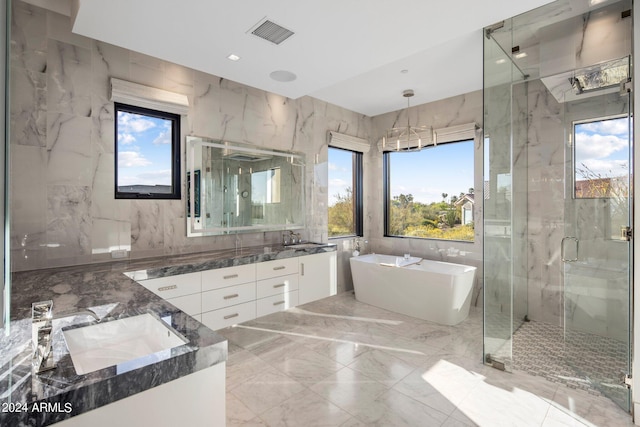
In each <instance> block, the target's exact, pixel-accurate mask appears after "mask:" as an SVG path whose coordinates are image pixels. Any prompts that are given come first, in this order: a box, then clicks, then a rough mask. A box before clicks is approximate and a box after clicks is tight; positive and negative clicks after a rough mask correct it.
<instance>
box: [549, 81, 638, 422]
mask: <svg viewBox="0 0 640 427" xmlns="http://www.w3.org/2000/svg"><path fill="white" fill-rule="evenodd" d="M600 93H601V94H596V93H592V94H589V95H590V96H588V97H585V98H584V99H583V98H580V97H575V99H574V100H571V101H567V102H565V103H564V118H565V120H564V121H565V129H566V134H567V136H568V143H567V144H566V147H567V148H566V156H565V158H566V159H567V162H566V163H565V164H566V166H565V167H566V169H565V170H566V175H565V206H564V211H565V212H564V217H565V237H564V238H563V239H562V242H561V257H562V261H563V263H562V265H563V291H564V292H563V296H564V329H565V349H564V351H565V356H566V360H567V362H568V363H569V364H570V365H571V366H572V367H573V368H574V370H575V372H576V376H577V377H578V378H579V381H585V382H587V383H590V385H591V386H592V387H595V388H597V389H598V390H600V391H601V392H602V393H603V394H604V395H606V396H608V397H609V398H611V399H612V400H613V401H615V402H616V403H617V404H618V405H620V406H621V407H622V408H624V409H625V410H627V411H629V409H630V391H629V390H628V389H627V388H626V387H625V385H624V384H623V381H624V376H625V375H626V374H629V371H630V348H631V347H630V336H631V331H630V327H631V322H630V312H631V277H632V263H631V260H632V253H631V248H632V245H631V241H630V240H631V232H630V230H631V221H632V216H631V206H632V205H631V179H632V173H631V172H632V171H631V168H632V165H633V163H632V162H631V159H632V146H633V144H632V135H633V134H632V124H631V121H632V112H631V105H632V104H631V99H630V98H631V94H630V93H627V92H626V91H624V90H620V89H619V88H615V89H610V90H608V91H600Z"/></svg>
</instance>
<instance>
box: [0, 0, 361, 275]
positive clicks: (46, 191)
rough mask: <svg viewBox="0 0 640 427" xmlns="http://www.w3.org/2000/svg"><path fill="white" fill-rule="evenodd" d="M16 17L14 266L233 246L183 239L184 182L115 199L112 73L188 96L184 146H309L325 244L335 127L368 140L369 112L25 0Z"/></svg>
mask: <svg viewBox="0 0 640 427" xmlns="http://www.w3.org/2000/svg"><path fill="white" fill-rule="evenodd" d="M11 21H12V24H11V25H12V30H11V32H12V40H11V58H10V65H11V83H10V90H11V107H10V108H11V111H10V114H11V200H10V204H11V216H12V217H11V224H12V229H11V233H12V235H11V248H12V251H11V252H12V262H13V270H14V271H20V270H30V269H39V268H46V267H56V266H62V265H77V264H85V263H90V262H96V261H103V260H109V259H111V258H110V254H109V250H110V249H125V250H128V251H130V252H129V256H130V257H131V258H140V257H148V256H157V255H167V254H176V253H185V252H197V251H201V250H208V249H222V248H230V247H234V246H235V245H236V238H235V236H221V237H196V238H187V237H186V225H185V199H184V194H185V190H184V188H183V192H182V194H183V200H171V201H167V200H115V199H114V198H113V192H114V188H113V187H114V150H113V147H114V135H113V129H114V114H113V104H112V103H111V102H110V101H109V100H108V91H107V90H108V82H109V78H110V77H116V78H119V79H124V80H129V81H133V82H137V83H140V84H143V85H147V86H153V87H157V88H161V89H165V90H170V91H174V92H179V93H183V94H186V95H187V96H188V97H189V101H190V106H191V107H190V111H189V114H188V115H187V116H183V119H182V123H181V127H182V133H183V135H182V140H183V141H184V137H185V136H186V135H198V136H206V137H211V138H225V139H228V140H233V141H239V142H246V143H251V144H255V145H257V146H265V147H271V148H276V149H287V150H294V151H300V152H303V153H305V154H306V156H307V164H308V167H307V169H306V177H305V183H306V197H307V200H306V224H307V227H306V229H305V230H304V234H305V235H304V238H306V239H310V240H315V241H327V232H326V230H327V227H326V222H327V216H326V209H325V208H326V206H327V200H328V198H327V182H326V177H325V178H324V179H323V176H324V175H326V174H324V175H323V174H322V172H321V171H322V169H323V168H324V169H326V167H327V138H326V134H327V131H329V130H333V131H338V132H343V133H347V134H349V135H354V136H358V137H361V138H368V137H369V132H370V129H371V118H369V117H366V116H363V115H361V114H357V113H354V112H351V111H348V110H345V109H343V108H340V107H337V106H334V105H330V104H327V103H325V102H323V101H320V100H317V99H313V98H310V97H303V98H300V99H297V100H291V99H288V98H285V97H281V96H278V95H274V94H271V93H267V92H264V91H261V90H258V89H254V88H251V87H247V86H244V85H241V84H238V83H234V82H232V81H229V80H225V79H221V78H219V77H217V76H213V75H209V74H205V73H202V72H199V71H196V70H193V69H189V68H185V67H182V66H179V65H176V64H172V63H168V62H165V61H162V60H159V59H156V58H152V57H149V56H146V55H143V54H140V53H137V52H133V51H129V50H126V49H122V48H119V47H117V46H113V45H109V44H105V43H102V42H99V41H96V40H92V39H88V38H85V37H81V36H77V35H74V34H73V33H71V24H70V20H69V18H68V17H66V16H63V15H59V14H56V13H54V12H50V11H45V10H43V9H40V8H38V7H34V6H30V5H26V4H25V3H23V2H21V1H18V0H13V10H12V17H11ZM183 153H184V149H183ZM183 164H184V155H183ZM183 181H184V179H183ZM183 187H184V183H183ZM280 239H281V233H280V232H271V233H255V234H243V235H241V244H242V245H243V246H253V245H260V244H264V243H267V244H268V243H273V242H279V241H280Z"/></svg>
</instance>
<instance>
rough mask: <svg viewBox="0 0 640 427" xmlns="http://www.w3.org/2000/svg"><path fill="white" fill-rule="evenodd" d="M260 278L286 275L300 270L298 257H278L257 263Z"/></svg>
mask: <svg viewBox="0 0 640 427" xmlns="http://www.w3.org/2000/svg"><path fill="white" fill-rule="evenodd" d="M256 268H257V272H258V280H262V279H270V278H271V277H278V276H286V275H288V274H293V273H297V272H298V258H285V259H277V260H274V261H265V262H259V263H257V264H256Z"/></svg>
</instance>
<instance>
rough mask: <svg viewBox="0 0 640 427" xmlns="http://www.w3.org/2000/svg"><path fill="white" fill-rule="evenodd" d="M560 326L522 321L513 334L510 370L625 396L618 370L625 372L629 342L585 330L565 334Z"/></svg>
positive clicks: (571, 385)
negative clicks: (602, 388)
mask: <svg viewBox="0 0 640 427" xmlns="http://www.w3.org/2000/svg"><path fill="white" fill-rule="evenodd" d="M563 338H564V330H563V328H562V327H560V326H556V325H551V324H549V323H544V322H534V321H530V322H524V323H523V324H522V325H521V326H520V328H518V330H517V331H516V332H515V333H514V334H513V365H512V366H513V369H515V370H519V371H523V372H526V373H528V374H530V375H536V376H540V377H542V378H545V379H546V380H548V381H553V382H558V383H562V384H565V385H566V386H567V387H570V388H578V389H582V390H585V391H587V392H588V393H591V394H594V395H600V391H601V389H600V388H599V387H602V386H600V385H598V384H595V383H596V382H598V383H601V384H604V386H603V387H606V390H603V391H605V392H606V393H607V394H611V395H614V397H615V399H616V400H623V399H625V397H624V396H625V394H626V390H625V389H624V388H623V386H622V385H620V384H619V383H620V377H619V375H620V373H621V372H624V371H626V360H627V359H628V354H627V353H628V345H627V344H625V343H623V342H620V341H617V340H614V339H611V338H605V337H600V336H598V335H593V334H588V333H584V332H571V333H568V334H567V337H566V342H565V340H564V339H563Z"/></svg>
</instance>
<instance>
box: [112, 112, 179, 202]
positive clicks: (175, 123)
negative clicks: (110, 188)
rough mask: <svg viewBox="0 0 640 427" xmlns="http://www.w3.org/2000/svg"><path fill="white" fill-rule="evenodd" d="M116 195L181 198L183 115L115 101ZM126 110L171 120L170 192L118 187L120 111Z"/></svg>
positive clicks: (155, 198)
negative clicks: (181, 122) (132, 189)
mask: <svg viewBox="0 0 640 427" xmlns="http://www.w3.org/2000/svg"><path fill="white" fill-rule="evenodd" d="M113 106H114V122H115V124H114V130H115V133H114V136H115V144H114V166H115V169H114V180H115V181H114V197H115V199H151V200H180V199H181V198H182V192H181V163H180V119H181V116H180V115H179V114H175V113H169V112H166V111H159V110H154V109H151V108H146V107H139V106H136V105H130V104H123V103H120V102H114V103H113ZM121 111H122V112H126V113H132V114H139V115H143V116H149V117H153V118H159V119H163V120H169V121H171V189H172V191H171V192H170V193H141V192H130V191H120V190H119V189H118V113H119V112H121Z"/></svg>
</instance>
